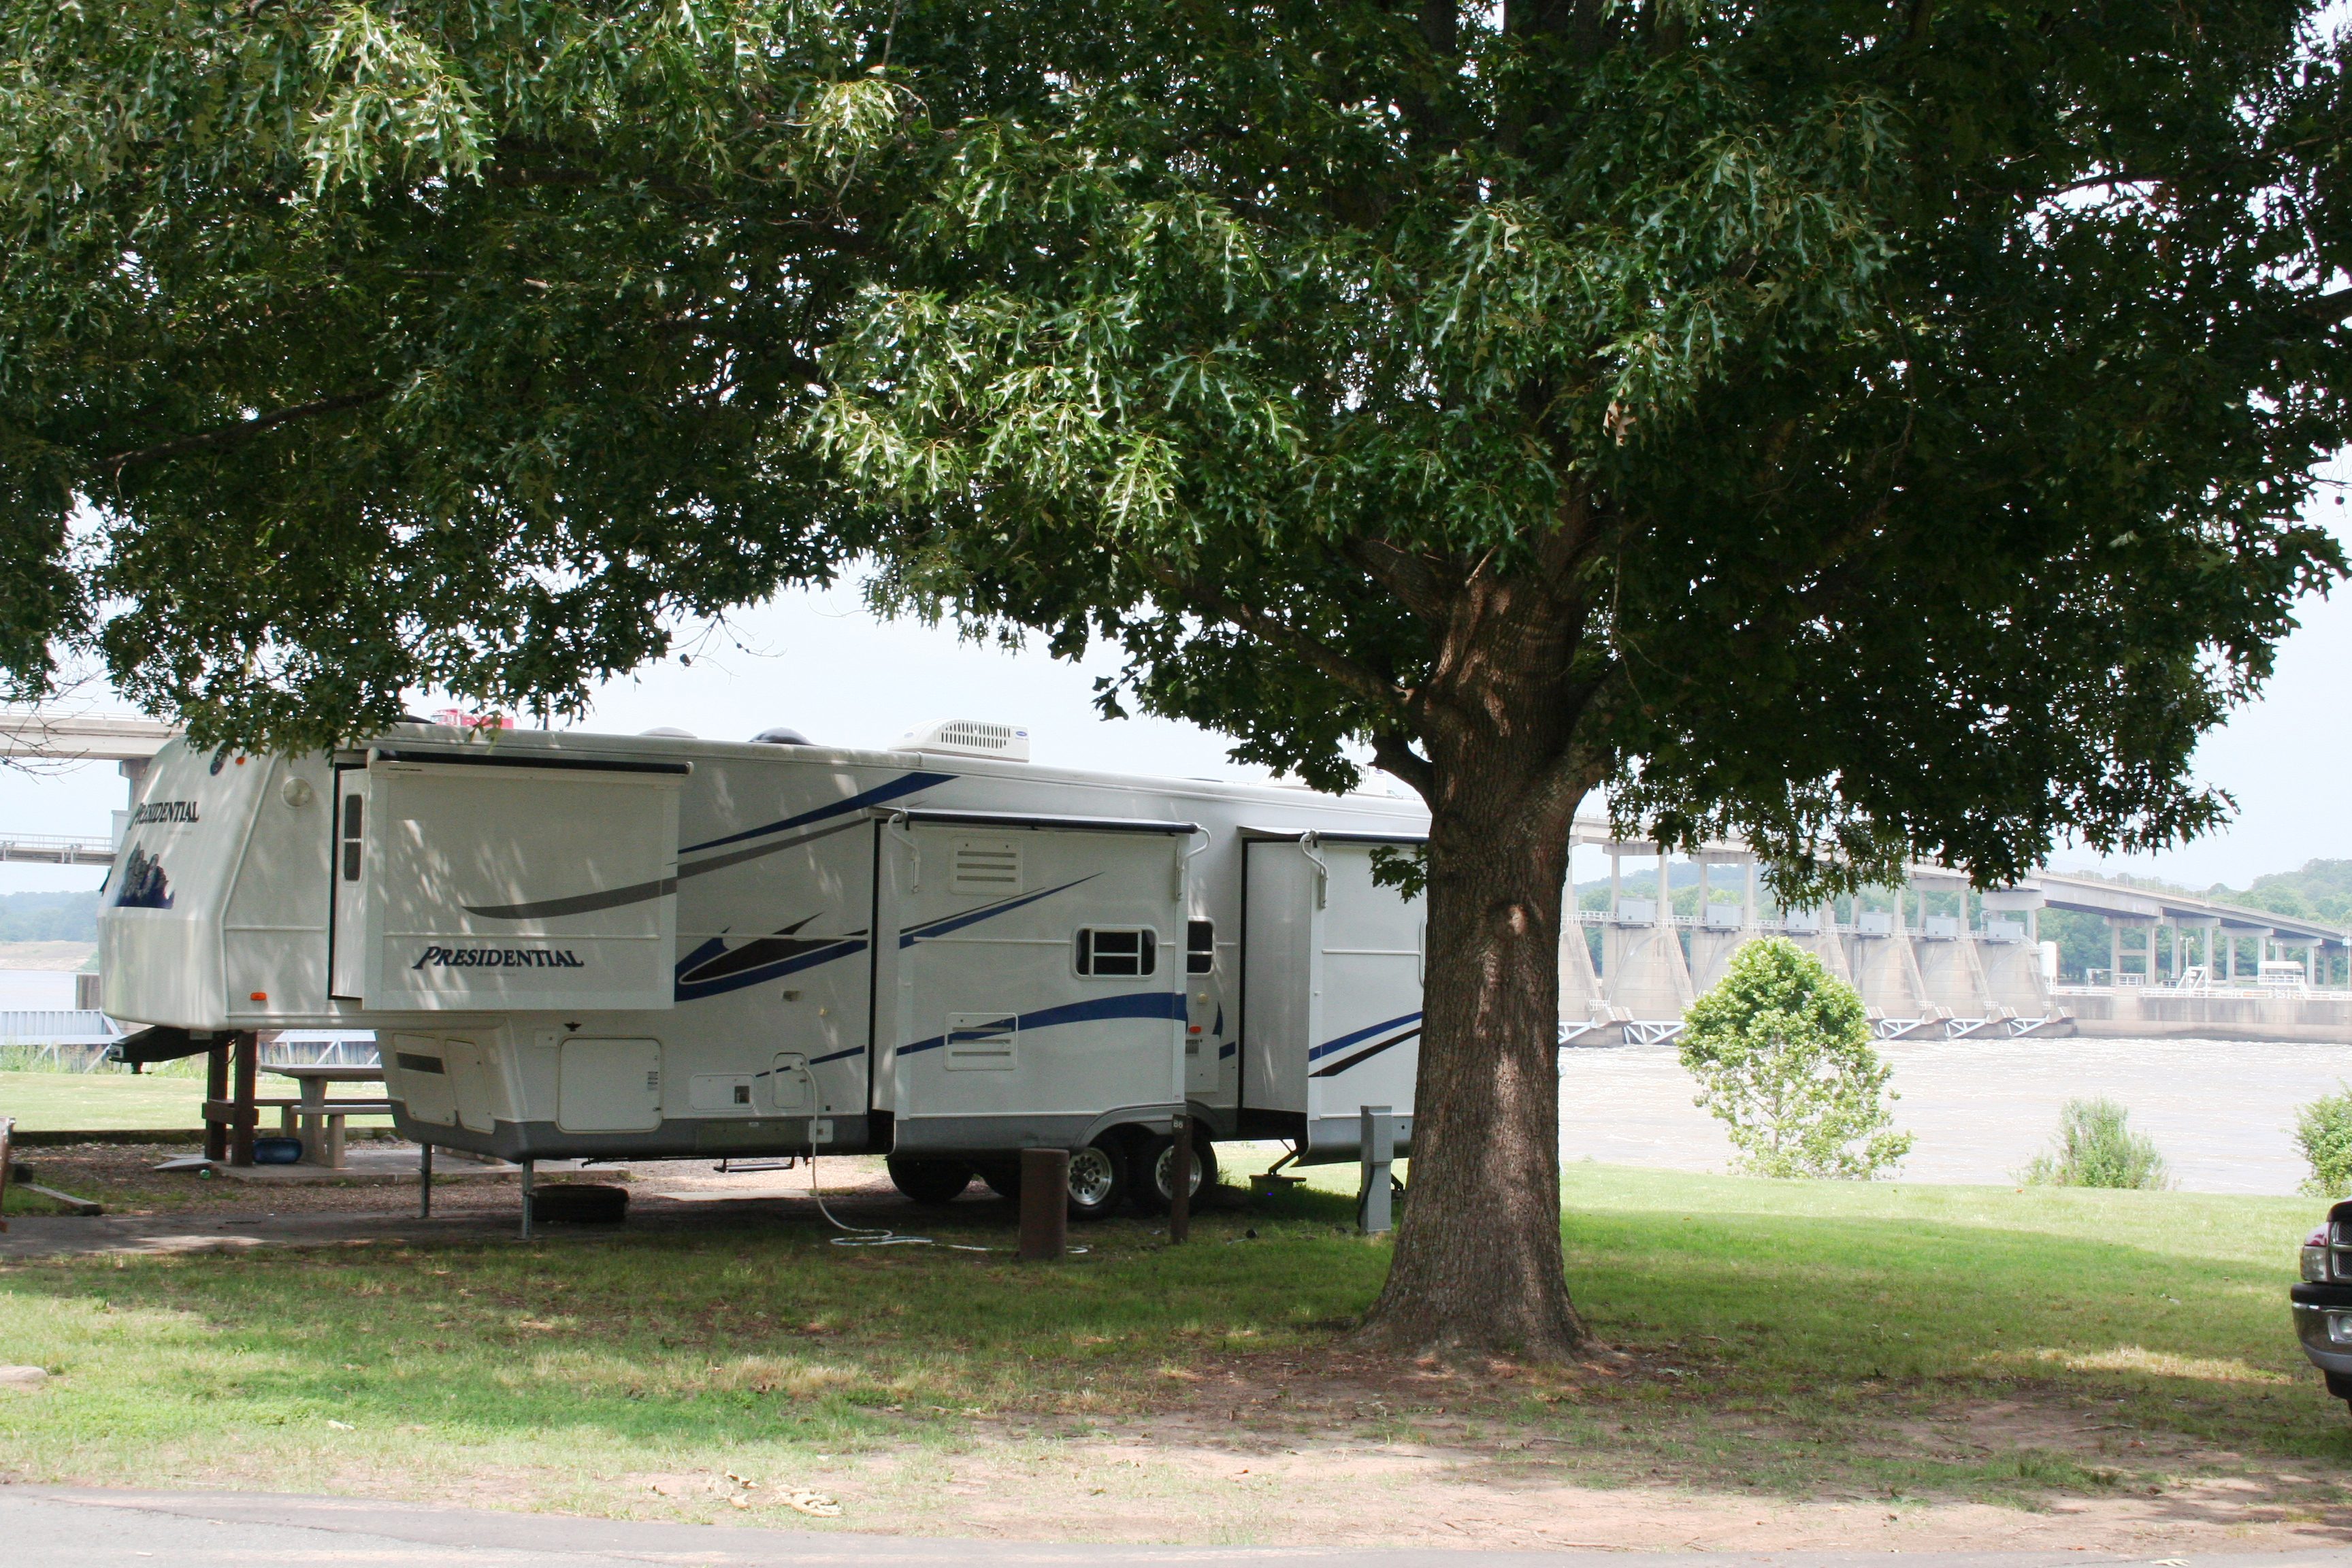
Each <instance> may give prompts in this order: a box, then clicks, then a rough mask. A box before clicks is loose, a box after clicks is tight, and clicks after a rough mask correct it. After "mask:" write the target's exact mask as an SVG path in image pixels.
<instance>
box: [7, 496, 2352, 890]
mask: <svg viewBox="0 0 2352 1568" xmlns="http://www.w3.org/2000/svg"><path fill="white" fill-rule="evenodd" d="M2326 510H2327V511H2328V512H2329V513H2330V514H2332V515H2331V518H2330V521H2333V518H2334V517H2335V516H2340V515H2342V514H2341V513H2340V512H2337V511H2336V508H2335V507H2334V506H2333V505H2332V504H2328V505H2327V506H2326ZM2302 619H2303V626H2302V628H2301V629H2300V630H2299V631H2297V632H2296V633H2295V634H2294V636H2293V637H2290V638H2289V639H2288V640H2287V642H2286V644H2285V646H2284V648H2283V649H2282V650H2281V654H2280V658H2279V667H2278V673H2277V676H2276V677H2275V679H2273V681H2272V683H2271V686H2270V688H2269V689H2268V691H2267V692H2266V693H2265V694H2264V696H2263V700H2261V701H2260V702H2258V703H2256V704H2254V705H2253V706H2252V707H2250V708H2247V709H2245V710H2242V711H2241V712H2239V713H2238V715H2237V716H2236V717H2235V718H2234V719H2233V720H2232V721H2231V723H2230V724H2229V725H2228V726H2227V728H2225V729H2223V730H2221V731H2218V732H2217V733H2215V734H2214V735H2213V736H2211V737H2210V739H2209V740H2208V741H2207V742H2206V744H2205V746H2204V747H2203V749H2202V750H2201V751H2200V752H2199V753H2198V759H2197V772H2198V774H2199V776H2200V778H2201V779H2202V780H2204V781H2205V782H2207V783H2210V784H2216V785H2219V786H2220V787H2221V788H2223V789H2226V790H2228V791H2229V792H2230V793H2231V795H2235V796H2236V797H2237V801H2238V805H2239V815H2238V818H2237V821H2236V822H2235V824H2234V825H2233V826H2231V827H2230V828H2229V829H2228V830H2227V831H2225V832H2224V833H2221V834H2220V835H2218V836H2216V837H2211V838H2209V839H2204V840H2200V841H2199V842H2197V843H2194V844H2191V845H2189V846H2187V847H2183V848H2179V849H2175V850H2172V851H2170V852H2168V853H2166V854H2163V855H2158V856H2153V857H2149V858H2144V859H2140V860H2136V861H2131V862H2100V861H2099V860H2097V859H2096V858H2095V857H2092V856H2090V855H2087V854H2085V853H2083V852H2081V851H2070V850H2062V851H2061V852H2060V853H2059V854H2057V855H2056V856H2054V857H2053V862H2052V863H2053V865H2055V866H2057V867H2059V868H2062V869H2074V868H2099V867H2101V866H2105V868H2108V869H2128V870H2133V871H2140V872H2153V873H2155V874H2158V875H2161V876H2164V877H2167V878H2169V879H2173V880H2176V881H2179V882H2183V883H2186V884H2188V885H2189V886H2191V887H2197V888H2202V887H2205V886H2208V885H2210V884H2211V883H2214V882H2224V883H2228V884H2230V885H2232V886H2236V887H2243V886H2245V884H2246V883H2247V882H2248V881H2249V880H2251V879H2252V878H2254V877H2256V876H2259V875H2261V874H2262V873H2263V872H2265V871H2282V870H2292V869H2294V868H2296V867H2298V866H2300V865H2302V864H2303V863H2304V862H2305V860H2308V859H2313V858H2331V859H2334V858H2352V812H2347V810H2346V809H2345V806H2346V804H2347V789H2346V783H2345V781H2346V779H2347V776H2352V732H2347V723H2346V717H2347V704H2346V700H2345V687H2346V684H2347V678H2352V593H2339V594H2338V595H2337V596H2336V598H2335V599H2333V600H2327V601H2323V600H2316V599H2315V600H2312V601H2310V602H2309V603H2307V604H2306V605H2305V606H2304V609H2303V616H2302ZM732 630H733V633H734V636H733V637H716V638H711V639H707V640H706V641H705V642H704V644H703V645H702V646H701V647H698V648H695V647H689V648H688V649H686V650H685V659H681V658H678V657H676V656H673V657H672V658H668V659H667V660H665V661H663V662H662V663H661V664H659V665H657V666H656V667H654V668H650V669H647V670H646V671H644V672H643V673H642V674H641V675H640V676H638V677H636V678H635V679H625V680H621V681H618V682H615V683H614V684H613V685H611V686H609V687H607V688H605V689H604V690H603V691H602V692H600V693H599V695H598V699H597V703H596V709H595V711H594V712H593V714H592V715H591V716H590V718H589V720H588V721H586V723H585V724H584V725H583V728H587V729H591V730H597V731H616V732H621V733H634V732H635V731H640V730H646V729H650V728H652V727H654V726H656V725H664V724H667V725H676V726H678V727H680V728H683V729H687V730H691V731H694V732H695V733H697V734H698V735H703V736H708V737H711V738H714V739H726V740H748V739H750V738H751V736H752V735H754V734H756V733H757V732H759V731H761V730H764V729H767V728H769V727H770V726H772V725H777V724H788V725H791V726H792V727H793V728H795V729H797V730H799V731H802V732H803V733H804V734H806V735H807V736H809V738H810V739H812V740H814V741H819V742H827V743H832V744H839V745H851V746H887V745H888V744H890V743H891V742H895V741H896V740H897V739H898V737H899V736H900V735H901V734H903V733H904V732H905V731H907V730H908V728H909V727H911V726H913V725H916V724H919V723H922V722H924V721H929V720H934V719H946V718H970V719H992V720H1002V721H1010V722H1014V723H1021V724H1026V725H1027V726H1028V727H1029V731H1030V735H1031V746H1032V752H1031V754H1032V756H1034V758H1035V759H1036V760H1037V761H1039V762H1047V763H1056V764H1060V765H1065V766H1076V767H1085V768H1098V769H1105V770H1109V771H1115V772H1123V773H1159V774H1168V775H1173V776H1179V777H1194V778H1217V779H1235V780H1239V779H1246V778H1255V777H1261V776H1263V774H1262V773H1259V772H1258V771H1257V770H1254V769H1248V768H1244V767H1241V766H1239V765H1237V764H1235V763H1232V762H1230V761H1228V760H1227V759H1226V757H1225V746H1226V742H1224V741H1223V739H1222V738H1221V737H1219V736H1216V735H1213V734H1210V733H1209V732H1207V731H1202V730H1198V729H1195V728H1193V727H1192V726H1191V725H1189V724H1180V723H1173V722H1170V721H1164V720H1156V719H1127V720H1121V721H1104V720H1103V719H1101V718H1100V717H1099V716H1098V715H1097V713H1096V711H1095V710H1094V706H1093V696H1094V690H1093V686H1094V679H1095V677H1096V676H1097V675H1099V674H1103V673H1106V672H1108V670H1110V669H1112V668H1115V667H1116V666H1115V661H1113V660H1112V659H1109V658H1104V657H1100V656H1097V657H1096V658H1092V659H1089V660H1088V661H1087V662H1086V663H1084V664H1082V665H1077V666H1071V665H1067V664H1063V663H1060V662H1057V661H1056V660H1055V659H1053V658H1049V657H1048V656H1047V655H1046V654H1045V653H1044V652H1043V651H1042V650H1041V649H1038V648H1034V647H1032V648H1028V649H1024V650H1023V651H1020V652H1015V653H1007V652H1004V651H1002V650H1000V649H998V648H996V647H993V646H982V647H975V646H972V645H970V644H961V643H959V642H957V640H956V639H955V638H954V637H953V636H952V635H950V634H949V633H947V632H944V631H935V630H932V629H930V628H928V627H925V626H919V625H917V624H913V623H909V622H897V623H888V624H884V623H877V622H876V621H875V620H873V619H872V618H871V617H870V616H867V615H866V613H865V611H864V609H863V607H862V606H861V605H860V603H859V601H858V599H857V596H856V594H855V593H854V592H853V591H849V590H838V591H835V592H834V593H832V594H826V595H814V594H796V595H787V596H786V597H784V598H782V599H780V600H779V601H777V602H776V603H775V604H772V605H767V606H763V607H761V608H759V609H755V610H751V611H747V612H745V613H744V614H743V616H741V617H740V621H739V622H738V623H737V624H736V626H734V627H733V628H732ZM739 643H740V646H738V645H739ZM686 659H690V660H691V664H690V665H688V663H687V662H686ZM100 706H101V707H103V706H104V704H103V703H100ZM1373 780H1374V782H1373V784H1372V785H1371V787H1373V788H1375V789H1380V788H1387V787H1391V786H1390V783H1389V781H1388V780H1387V778H1386V776H1385V775H1381V774H1375V775H1373ZM1394 788H1395V789H1396V791H1397V793H1400V794H1402V793H1403V790H1402V785H1397V786H1394ZM123 798H124V786H123V784H122V781H121V778H120V777H118V776H117V774H116V771H115V767H114V764H113V763H89V764H84V765H82V766H80V767H77V768H68V769H59V770H53V771H46V772H40V773H22V772H16V771H11V770H0V832H12V833H62V834H74V835H87V836H91V837H98V836H102V835H104V834H105V833H106V832H108V831H109V826H110V818H109V816H108V813H109V812H110V810H111V809H113V808H115V807H118V806H121V805H122V804H123ZM1597 805H1598V803H1597V802H1596V803H1595V806H1596V807H1597ZM1595 853H1596V852H1588V856H1587V858H1589V859H1591V864H1587V863H1586V859H1580V861H1579V864H1578V867H1577V875H1578V876H1579V877H1580V878H1582V877H1589V876H1591V875H1592V874H1593V873H1594V871H1595V869H1596V868H1599V867H1602V866H1604V865H1605V862H1602V861H1600V860H1598V859H1597V858H1592V856H1593V855H1594V854H1595ZM102 874H103V873H102V872H101V871H100V870H98V869H96V868H66V867H44V866H26V865H19V864H13V863H12V864H0V892H5V891H15V890H18V889H39V888H93V887H96V886H97V885H98V882H99V879H100V876H101V875H102Z"/></svg>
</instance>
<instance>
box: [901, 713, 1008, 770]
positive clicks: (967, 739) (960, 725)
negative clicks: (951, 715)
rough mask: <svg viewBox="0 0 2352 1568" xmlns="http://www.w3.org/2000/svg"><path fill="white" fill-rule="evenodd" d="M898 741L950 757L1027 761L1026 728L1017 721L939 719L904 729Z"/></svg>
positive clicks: (913, 750)
mask: <svg viewBox="0 0 2352 1568" xmlns="http://www.w3.org/2000/svg"><path fill="white" fill-rule="evenodd" d="M900 743H901V744H902V745H904V746H905V747H906V748H907V749H908V751H910V752H943V753H945V754H947V755H949V756H954V757H1002V758H1003V759H1004V760H1005V761H1006V762H1008V763H1025V762H1027V761H1028V760H1029V731H1027V730H1026V729H1024V728H1023V727H1021V726H1020V725H1017V724H991V723H988V722H986V721H982V720H979V719H943V720H941V721H940V722H938V723H936V724H920V725H918V726H916V727H915V728H914V729H912V730H909V731H907V733H906V735H905V736H904V737H903V738H902V739H901V742H900Z"/></svg>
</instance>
